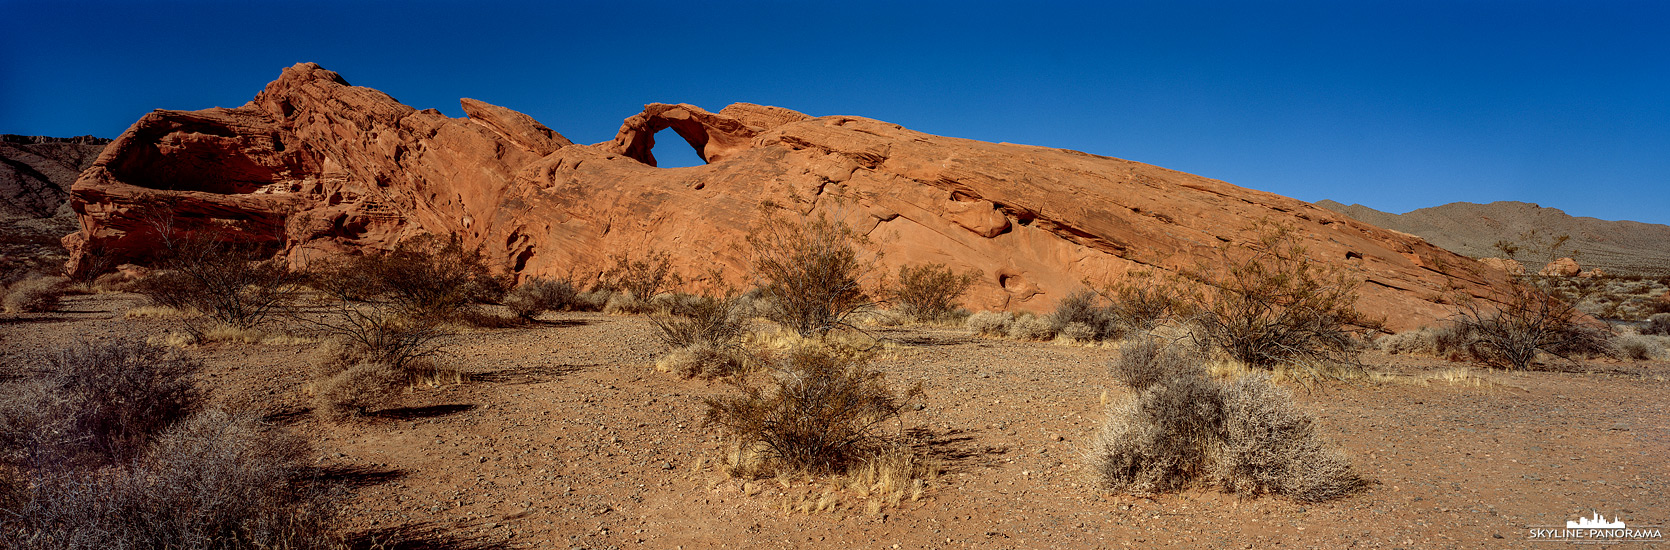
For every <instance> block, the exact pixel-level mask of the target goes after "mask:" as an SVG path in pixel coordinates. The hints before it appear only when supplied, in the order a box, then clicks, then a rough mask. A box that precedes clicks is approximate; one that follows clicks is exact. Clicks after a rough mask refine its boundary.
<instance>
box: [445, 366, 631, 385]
mask: <svg viewBox="0 0 1670 550" xmlns="http://www.w3.org/2000/svg"><path fill="white" fill-rule="evenodd" d="M600 366H603V365H602V364H599V363H590V364H583V365H572V364H567V363H563V364H560V365H532V366H525V367H512V368H508V369H500V370H496V371H491V372H472V373H470V381H471V382H486V383H489V384H507V385H509V384H538V383H542V382H551V381H554V380H557V379H559V378H562V377H564V376H567V375H570V374H574V373H576V372H580V371H582V370H586V369H588V368H592V367H600Z"/></svg>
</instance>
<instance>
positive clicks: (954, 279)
mask: <svg viewBox="0 0 1670 550" xmlns="http://www.w3.org/2000/svg"><path fill="white" fill-rule="evenodd" d="M977 277H978V275H977V272H970V273H957V272H955V271H952V270H951V268H949V267H946V266H944V265H942V264H927V265H920V266H908V265H907V266H899V280H898V286H897V287H896V288H894V289H893V291H892V295H893V296H892V298H893V302H894V303H896V304H898V308H899V312H900V313H903V314H905V315H908V316H911V317H915V318H916V319H918V320H922V321H937V320H940V319H944V318H946V317H949V316H950V315H951V313H952V312H954V311H956V309H957V299H959V298H961V297H962V296H963V294H965V293H967V292H968V288H969V287H970V286H973V285H974V281H975V279H976V278H977Z"/></svg>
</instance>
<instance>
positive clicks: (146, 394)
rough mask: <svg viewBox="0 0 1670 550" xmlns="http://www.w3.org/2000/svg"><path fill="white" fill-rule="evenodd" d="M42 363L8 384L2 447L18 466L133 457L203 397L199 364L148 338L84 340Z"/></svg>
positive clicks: (2, 404)
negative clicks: (146, 340) (197, 382)
mask: <svg viewBox="0 0 1670 550" xmlns="http://www.w3.org/2000/svg"><path fill="white" fill-rule="evenodd" d="M36 361H37V364H38V365H39V366H38V367H37V368H36V370H35V371H34V372H31V373H30V374H29V375H28V376H26V377H25V378H23V379H21V380H15V381H11V382H7V383H6V384H4V385H3V386H0V392H3V399H0V423H3V424H4V426H3V427H4V428H5V429H4V430H0V432H3V433H0V450H3V451H4V455H5V456H4V462H5V463H7V464H12V465H13V466H14V467H16V468H22V469H27V470H35V471H49V470H64V469H72V468H81V467H95V466H100V465H106V464H113V463H120V462H124V461H128V460H131V459H133V458H134V457H136V456H138V455H139V454H140V453H141V452H142V451H143V449H144V447H145V444H146V443H147V442H149V441H150V439H151V438H152V437H153V436H155V435H156V434H157V433H159V432H161V431H163V430H165V429H167V428H168V427H170V426H172V425H174V424H175V423H177V422H179V421H180V420H182V419H184V418H186V417H187V416H189V415H190V414H191V413H193V412H195V411H196V410H197V408H198V406H199V403H200V401H201V398H200V394H199V393H198V391H197V389H196V386H195V384H194V383H193V381H192V377H193V376H194V375H195V373H196V372H197V370H198V368H199V365H198V364H197V363H196V362H194V361H191V360H189V359H187V358H185V357H184V356H181V355H178V354H175V353H171V352H169V351H167V350H165V349H163V348H160V347H155V346H151V345H148V344H145V343H142V342H135V341H128V340H118V341H114V342H110V343H103V344H94V343H88V342H77V343H74V344H72V345H71V346H70V347H69V348H67V349H64V350H61V351H59V352H57V353H55V354H52V355H49V356H46V357H42V358H38V359H36ZM3 468H4V467H3V466H0V469H3Z"/></svg>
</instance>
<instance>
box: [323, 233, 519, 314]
mask: <svg viewBox="0 0 1670 550" xmlns="http://www.w3.org/2000/svg"><path fill="white" fill-rule="evenodd" d="M308 280H309V282H310V284H311V285H312V286H313V287H314V288H317V289H319V290H320V291H322V292H325V293H328V294H331V295H333V296H336V297H338V298H341V299H343V300H345V301H387V302H389V303H392V304H394V305H396V306H397V307H399V308H400V310H401V311H403V312H404V313H405V314H407V315H408V316H411V317H429V318H437V319H447V320H450V319H455V318H459V317H460V316H461V315H462V314H463V313H464V312H466V310H468V309H469V308H470V306H471V305H472V304H475V303H492V302H497V301H499V300H501V299H503V298H504V295H505V292H506V291H507V289H508V288H509V286H510V282H509V278H507V277H503V276H498V275H494V274H493V273H492V271H491V269H489V268H488V266H487V260H486V258H485V257H484V256H483V255H482V253H481V249H479V248H477V249H473V250H469V249H465V248H464V244H463V240H462V239H460V238H459V237H458V236H456V235H452V236H448V237H441V236H437V235H423V236H420V237H417V238H414V239H408V240H405V241H401V242H400V243H399V244H397V245H395V247H394V249H393V250H389V251H385V252H377V253H371V254H367V255H364V256H358V257H354V258H348V259H344V260H338V261H335V262H322V263H321V264H320V265H318V266H313V267H311V268H310V270H309V272H308Z"/></svg>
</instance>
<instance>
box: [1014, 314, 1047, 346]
mask: <svg viewBox="0 0 1670 550" xmlns="http://www.w3.org/2000/svg"><path fill="white" fill-rule="evenodd" d="M1009 337H1010V338H1013V339H1016V340H1031V341H1043V340H1049V339H1051V338H1055V326H1053V324H1052V323H1051V322H1050V321H1049V320H1048V319H1044V318H1041V317H1038V316H1037V315H1033V314H1031V313H1022V314H1021V315H1020V317H1016V318H1015V322H1013V323H1010V324H1009Z"/></svg>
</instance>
